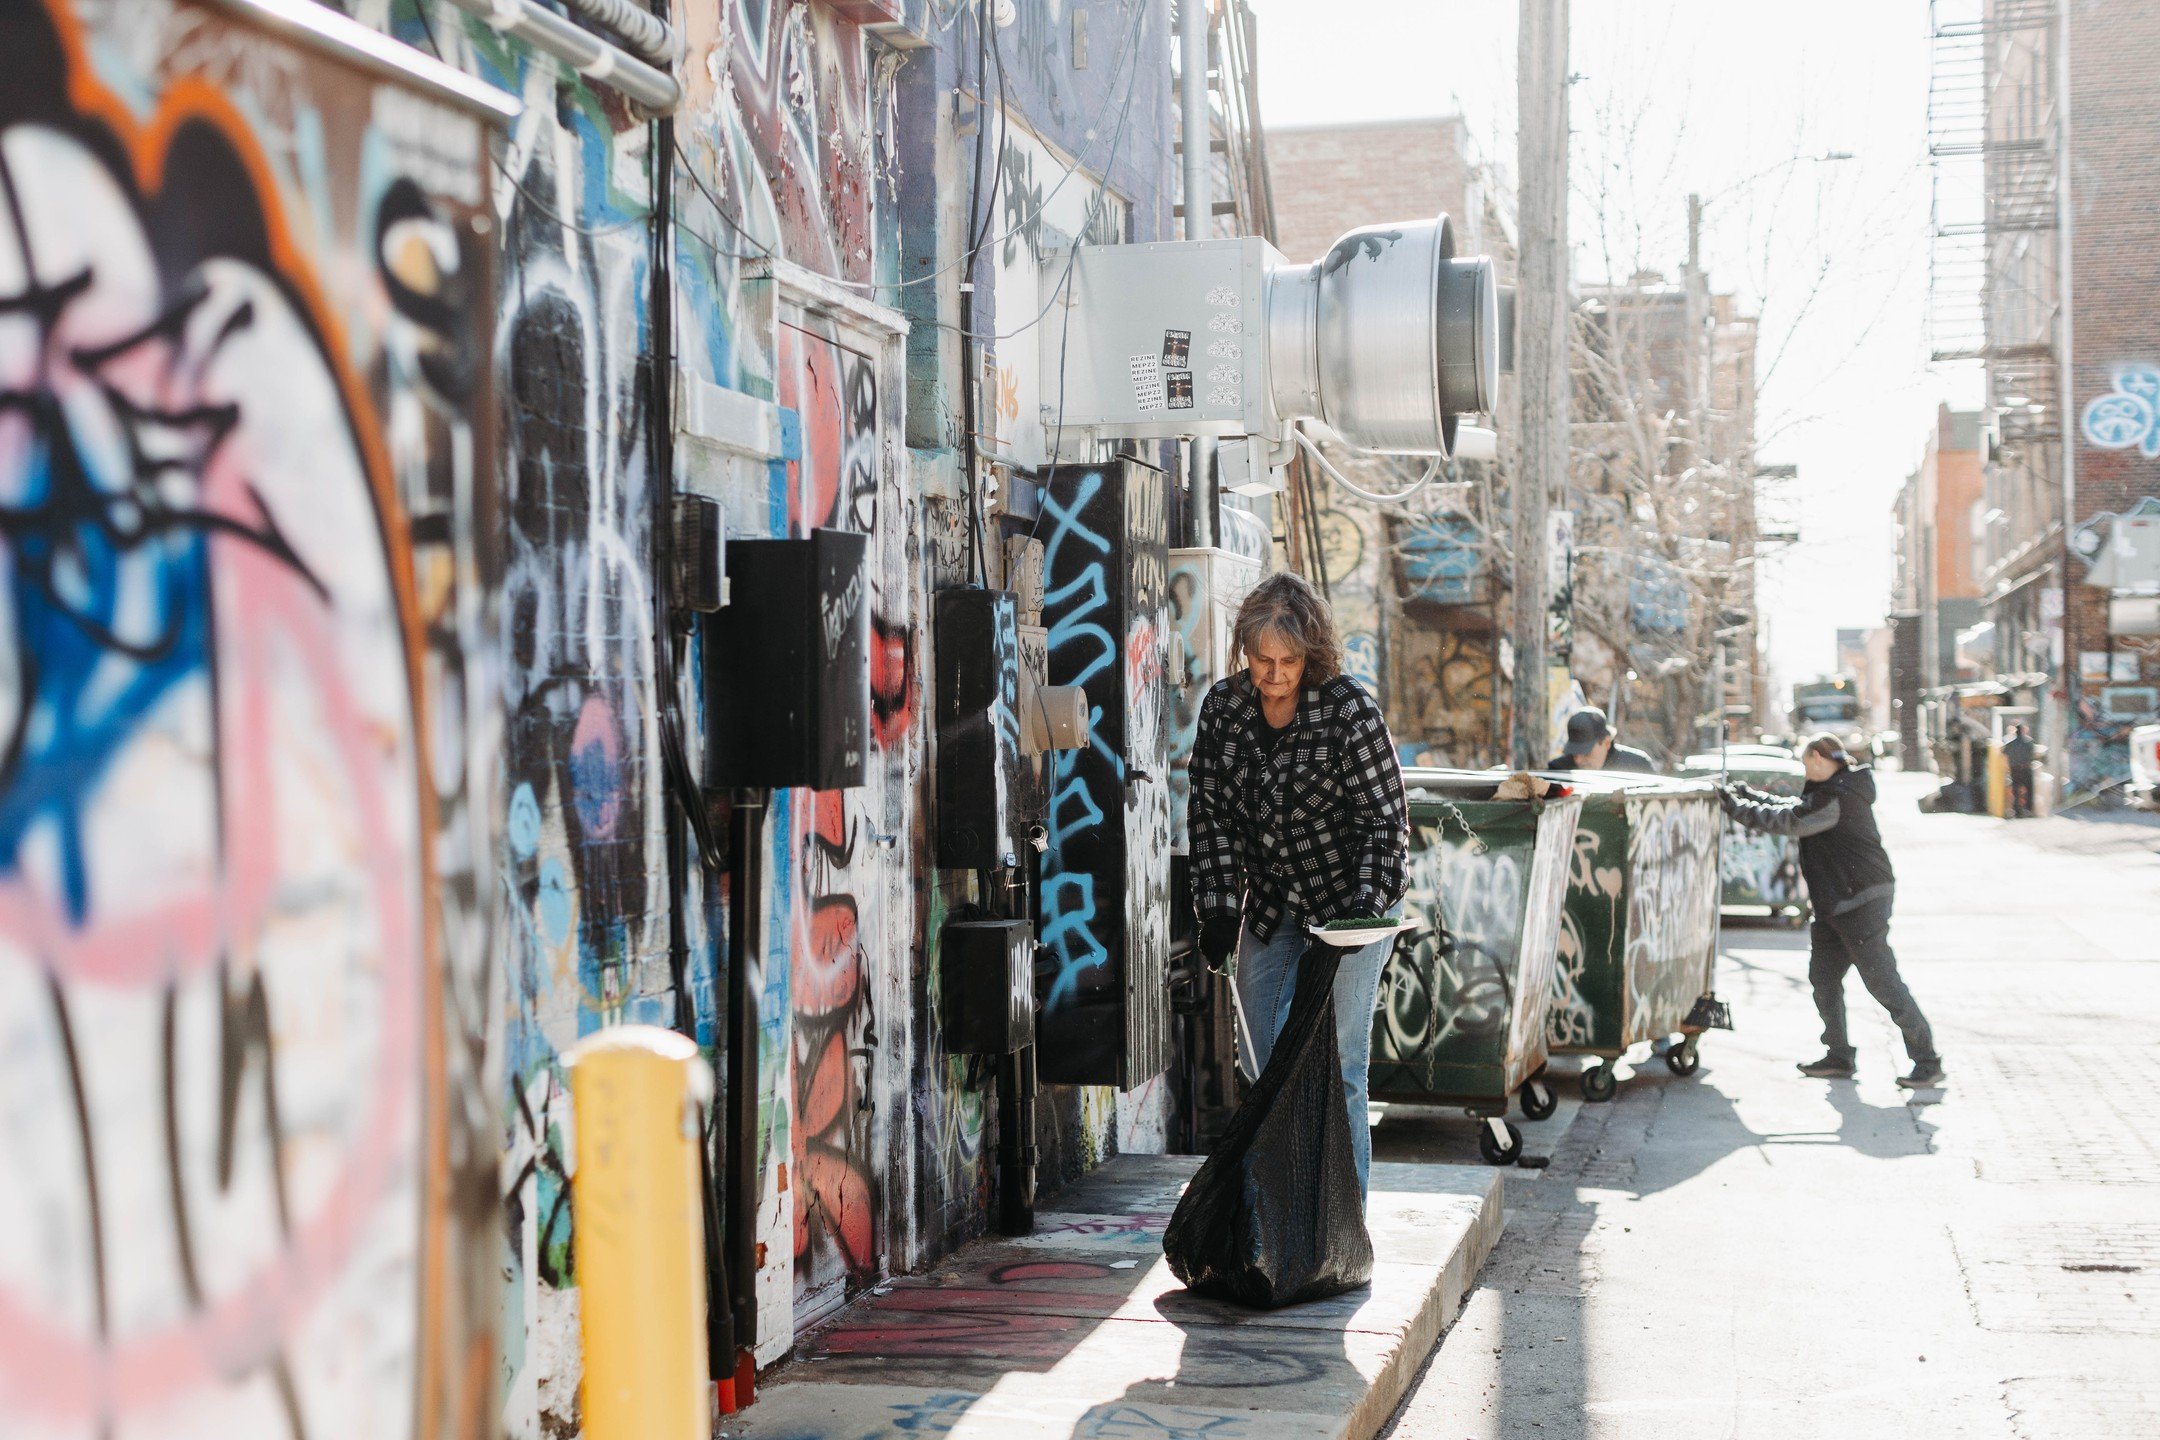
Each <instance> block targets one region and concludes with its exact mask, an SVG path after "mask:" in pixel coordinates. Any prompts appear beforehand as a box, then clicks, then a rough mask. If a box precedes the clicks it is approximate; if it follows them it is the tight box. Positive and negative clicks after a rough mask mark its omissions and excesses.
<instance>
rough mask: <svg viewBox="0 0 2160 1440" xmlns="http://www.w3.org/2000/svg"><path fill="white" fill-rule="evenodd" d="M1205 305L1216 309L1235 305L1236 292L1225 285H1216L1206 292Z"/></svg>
mask: <svg viewBox="0 0 2160 1440" xmlns="http://www.w3.org/2000/svg"><path fill="white" fill-rule="evenodd" d="M1207 303H1208V304H1210V305H1213V306H1216V307H1217V308H1221V307H1222V306H1225V305H1235V304H1237V291H1235V290H1232V289H1231V288H1230V287H1229V286H1227V285H1218V286H1216V287H1215V288H1214V289H1213V290H1210V291H1208V292H1207Z"/></svg>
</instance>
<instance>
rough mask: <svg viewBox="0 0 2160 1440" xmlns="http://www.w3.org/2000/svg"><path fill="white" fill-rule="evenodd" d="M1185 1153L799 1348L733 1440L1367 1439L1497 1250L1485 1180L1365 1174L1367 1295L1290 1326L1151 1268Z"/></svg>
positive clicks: (864, 1309) (729, 1426)
mask: <svg viewBox="0 0 2160 1440" xmlns="http://www.w3.org/2000/svg"><path fill="white" fill-rule="evenodd" d="M1198 1168H1199V1161H1198V1159H1197V1158H1194V1157H1189V1156H1149V1155H1130V1156H1120V1157H1119V1158H1117V1159H1115V1160H1112V1161H1110V1162H1109V1163H1108V1164H1106V1165H1104V1166H1103V1167H1102V1168H1101V1169H1099V1170H1097V1171H1096V1172H1094V1173H1093V1174H1091V1175H1089V1176H1087V1177H1085V1178H1084V1179H1082V1180H1081V1181H1080V1182H1079V1183H1078V1184H1077V1185H1074V1186H1072V1187H1070V1188H1069V1189H1067V1190H1065V1191H1064V1192H1063V1193H1061V1194H1060V1195H1058V1196H1057V1197H1055V1199H1054V1200H1053V1201H1051V1202H1050V1203H1048V1204H1046V1205H1045V1207H1044V1208H1043V1209H1042V1210H1041V1211H1040V1212H1039V1213H1038V1214H1037V1217H1036V1229H1035V1233H1034V1234H1033V1235H1030V1236H1028V1237H1026V1238H1025V1239H1020V1240H1003V1239H989V1240H983V1241H979V1242H977V1243H975V1244H973V1245H969V1246H967V1247H965V1248H963V1249H962V1250H961V1251H959V1252H958V1253H957V1254H954V1255H951V1256H948V1257H947V1258H946V1259H945V1260H944V1261H943V1262H941V1263H940V1264H938V1265H937V1266H936V1267H935V1268H934V1269H933V1270H932V1271H931V1273H929V1274H927V1275H919V1276H906V1277H902V1278H899V1279H896V1280H894V1281H892V1282H891V1283H890V1284H889V1285H887V1286H883V1287H880V1289H879V1290H878V1291H877V1292H876V1293H874V1294H872V1295H869V1296H866V1297H864V1298H863V1299H861V1300H859V1301H857V1302H856V1303H855V1304H854V1305H852V1306H850V1307H849V1308H848V1309H847V1310H845V1311H844V1312H842V1313H841V1314H840V1315H839V1316H838V1317H837V1318H836V1319H835V1320H834V1321H833V1322H832V1323H831V1324H830V1325H828V1326H827V1327H825V1328H824V1329H822V1330H820V1331H818V1332H815V1333H814V1334H812V1335H810V1336H808V1337H806V1338H805V1339H804V1340H803V1342H802V1343H801V1344H800V1345H799V1346H798V1347H797V1349H796V1353H795V1358H794V1359H793V1360H791V1361H790V1362H789V1363H788V1364H787V1365H785V1366H783V1367H782V1368H781V1369H780V1370H779V1371H778V1372H776V1373H775V1374H774V1375H773V1376H772V1378H771V1379H770V1380H768V1381H767V1383H766V1385H765V1387H764V1388H763V1389H762V1390H761V1391H760V1393H759V1396H758V1400H757V1403H756V1404H755V1405H754V1406H752V1407H751V1408H750V1409H749V1410H747V1411H745V1412H744V1413H742V1414H740V1415H735V1416H729V1417H726V1418H724V1419H723V1421H722V1423H721V1426H720V1433H721V1434H722V1435H723V1436H727V1437H731V1440H733V1437H741V1440H885V1437H892V1440H913V1437H919V1436H925V1435H940V1436H955V1437H964V1440H1007V1437H1011V1440H1068V1437H1070V1440H1138V1437H1143V1436H1152V1437H1157V1440H1185V1437H1193V1440H1200V1437H1205V1440H1277V1437H1280V1440H1291V1437H1296V1440H1334V1437H1347V1440H1365V1437H1368V1436H1370V1435H1372V1434H1374V1433H1375V1432H1377V1431H1378V1429H1379V1428H1380V1426H1381V1425H1383V1424H1385V1423H1386V1421H1387V1418H1388V1416H1389V1414H1390V1413H1391V1412H1392V1411H1393V1410H1394V1408H1395V1404H1396V1401H1397V1400H1398V1399H1400V1398H1401V1395H1402V1393H1403V1389H1404V1387H1405V1386H1406V1385H1407V1384H1408V1383H1409V1381H1410V1378H1411V1377H1412V1376H1413V1375H1415V1374H1416V1373H1417V1370H1418V1367H1419V1366H1420V1365H1422V1364H1423V1363H1424V1360H1425V1357H1426V1355H1427V1354H1428V1353H1429V1352H1430V1351H1431V1350H1432V1347H1433V1346H1434V1344H1435V1343H1436V1342H1437V1341H1438V1340H1439V1338H1440V1335H1441V1332H1442V1331H1444V1330H1445V1329H1446V1328H1447V1327H1448V1326H1449V1325H1450V1324H1451V1323H1453V1321H1454V1319H1455V1316H1456V1314H1457V1312H1458V1311H1459V1310H1460V1308H1461V1305H1462V1299H1463V1293H1464V1292H1465V1291H1466V1290H1467V1289H1468V1288H1469V1287H1470V1284H1471V1281H1472V1280H1473V1279H1474V1278H1475V1277H1476V1275H1477V1272H1478V1267H1479V1266H1480V1265H1481V1264H1483V1263H1484V1260H1485V1256H1486V1255H1487V1253H1489V1252H1490V1251H1491V1249H1492V1247H1493V1244H1494V1242H1495V1241H1496V1240H1497V1239H1498V1237H1499V1233H1500V1223H1501V1195H1500V1172H1498V1171H1495V1170H1489V1169H1483V1168H1468V1167H1457V1166H1441V1165H1400V1164H1393V1165H1391V1164H1375V1165H1374V1166H1373V1175H1372V1189H1373V1194H1372V1203H1371V1207H1370V1209H1371V1216H1372V1219H1371V1225H1372V1236H1373V1251H1374V1255H1375V1257H1376V1262H1377V1263H1376V1264H1375V1266H1374V1269H1373V1283H1372V1286H1371V1288H1370V1289H1369V1290H1359V1291H1354V1292H1352V1293H1351V1294H1348V1295H1344V1296H1340V1297H1337V1298H1336V1299H1334V1300H1327V1301H1320V1302H1318V1303H1315V1304H1311V1305H1300V1306H1296V1307H1293V1308H1291V1309H1287V1310H1278V1311H1272V1312H1258V1311H1251V1310H1243V1309H1240V1308H1238V1307H1236V1306H1233V1305H1226V1304H1222V1303H1219V1302H1216V1301H1212V1300H1203V1299H1199V1298H1197V1297H1194V1296H1191V1295H1188V1294H1186V1293H1185V1292H1184V1291H1183V1290H1182V1289H1181V1288H1180V1287H1179V1286H1178V1283H1177V1280H1176V1279H1175V1277H1173V1276H1172V1275H1171V1274H1170V1267H1169V1266H1168V1264H1167V1263H1166V1262H1165V1261H1164V1260H1163V1256H1162V1232H1163V1227H1164V1226H1165V1225H1167V1224H1168V1223H1169V1220H1170V1212H1171V1210H1172V1208H1173V1207H1174V1206H1175V1205H1176V1203H1177V1197H1178V1193H1179V1191H1180V1190H1181V1189H1182V1188H1183V1186H1184V1184H1185V1182H1186V1180H1187V1179H1189V1178H1190V1177H1191V1175H1192V1173H1193V1171H1194V1170H1196V1169H1198Z"/></svg>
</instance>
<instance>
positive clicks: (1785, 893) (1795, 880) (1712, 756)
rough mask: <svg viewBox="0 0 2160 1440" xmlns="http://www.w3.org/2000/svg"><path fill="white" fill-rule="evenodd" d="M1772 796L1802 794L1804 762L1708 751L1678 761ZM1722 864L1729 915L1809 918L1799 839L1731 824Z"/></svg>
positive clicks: (1695, 772) (1705, 775) (1693, 773)
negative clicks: (1768, 833)
mask: <svg viewBox="0 0 2160 1440" xmlns="http://www.w3.org/2000/svg"><path fill="white" fill-rule="evenodd" d="M1721 771H1722V772H1723V773H1725V774H1728V775H1730V776H1732V778H1733V779H1735V780H1738V781H1740V782H1741V783H1742V784H1744V785H1752V786H1754V787H1755V788H1756V789H1757V790H1767V791H1769V792H1770V793H1771V794H1772V795H1798V794H1799V793H1800V787H1801V786H1802V785H1804V784H1806V783H1807V772H1806V771H1804V770H1802V769H1801V768H1800V762H1799V761H1797V760H1794V759H1790V758H1787V757H1780V756H1776V755H1767V754H1762V753H1759V752H1758V753H1751V754H1746V755H1742V754H1739V753H1737V752H1735V753H1733V754H1730V755H1727V756H1725V757H1723V762H1722V763H1721V761H1720V757H1719V755H1718V752H1717V751H1715V750H1710V751H1705V752H1704V753H1702V754H1700V755H1690V756H1688V757H1687V759H1685V760H1683V761H1682V762H1681V763H1680V767H1679V773H1680V774H1681V775H1683V776H1687V777H1690V778H1697V779H1704V780H1708V779H1713V778H1715V777H1716V776H1717V775H1718V774H1719V773H1720V772H1721ZM1718 867H1719V871H1720V874H1721V876H1722V879H1723V883H1724V895H1723V898H1722V900H1721V901H1720V902H1719V903H1720V904H1721V905H1722V906H1723V908H1724V911H1725V913H1726V914H1728V915H1765V916H1768V917H1770V918H1771V919H1773V920H1784V921H1785V922H1787V923H1788V924H1792V925H1805V924H1806V923H1807V922H1808V918H1809V914H1810V911H1809V908H1808V897H1807V886H1806V884H1804V883H1803V882H1802V881H1801V879H1800V842H1799V841H1797V840H1793V839H1791V838H1789V837H1786V836H1783V835H1758V834H1756V833H1754V832H1753V831H1750V830H1741V829H1739V828H1737V827H1729V828H1728V829H1727V831H1726V834H1725V848H1724V851H1723V852H1722V854H1721V856H1720V858H1719V861H1718Z"/></svg>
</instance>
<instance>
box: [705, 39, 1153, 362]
mask: <svg viewBox="0 0 2160 1440" xmlns="http://www.w3.org/2000/svg"><path fill="white" fill-rule="evenodd" d="M968 3H969V4H972V3H974V0H968ZM961 8H962V9H963V10H964V9H966V8H967V6H966V5H963V6H962V7H961ZM958 14H959V12H958V11H956V12H955V15H954V17H953V19H950V20H945V21H942V22H941V23H940V25H939V29H940V30H941V31H942V30H944V29H949V28H951V26H952V25H953V24H954V23H955V22H956V21H957V19H958ZM1147 14H1148V7H1147V0H1133V10H1132V15H1133V23H1132V25H1131V27H1130V28H1129V29H1128V30H1127V31H1126V38H1125V44H1124V46H1123V48H1122V49H1121V50H1120V51H1119V52H1118V59H1117V63H1116V64H1115V65H1113V66H1112V67H1111V70H1110V79H1109V82H1108V83H1107V84H1105V86H1104V87H1103V102H1102V108H1100V109H1099V110H1097V111H1096V112H1095V114H1094V115H1093V116H1092V117H1091V118H1090V121H1089V124H1088V126H1087V128H1086V130H1085V132H1084V133H1085V134H1087V135H1089V136H1093V135H1095V134H1097V133H1098V132H1099V131H1100V130H1101V128H1102V122H1103V120H1104V119H1105V117H1107V116H1108V114H1109V112H1110V106H1111V104H1112V102H1113V97H1114V96H1115V93H1116V89H1117V82H1118V74H1119V72H1120V71H1122V70H1123V69H1124V68H1125V66H1126V63H1127V62H1128V61H1131V60H1133V59H1134V57H1135V56H1136V55H1137V54H1138V53H1139V48H1140V36H1141V34H1142V33H1143V32H1144V31H1145V30H1146V28H1147ZM1000 64H1002V56H1001V57H1000ZM1134 73H1135V75H1137V73H1138V67H1137V65H1136V66H1135V71H1134ZM981 89H982V85H981V81H980V80H978V82H977V91H978V94H977V96H976V105H977V112H978V120H977V123H978V125H980V124H981V123H982V121H981V118H980V115H981V110H982V108H983V106H984V101H985V99H986V97H985V96H984V95H983V94H981V93H980V92H981ZM1001 119H1002V116H1001ZM677 153H682V152H681V151H680V148H679V147H678V152H677ZM1116 162H1117V153H1116V150H1115V147H1114V145H1113V148H1112V151H1111V153H1110V154H1109V155H1107V156H1105V157H1104V160H1103V172H1104V174H1105V175H1107V174H1108V173H1109V170H1110V167H1111V166H1112V165H1114V164H1116ZM683 163H684V165H685V166H686V167H689V168H690V182H691V183H692V184H693V185H695V186H696V187H697V188H698V189H699V190H701V191H703V192H704V195H705V198H706V200H707V201H708V202H710V203H711V204H712V206H713V209H714V211H715V212H716V213H717V214H718V215H719V217H720V223H721V224H723V225H725V226H727V228H728V229H729V230H731V231H733V232H734V233H735V235H736V237H737V238H738V239H740V240H742V241H743V242H744V243H745V244H747V245H749V246H750V247H751V248H752V251H753V253H752V254H749V255H742V254H738V253H736V252H734V251H731V250H726V249H723V248H722V247H720V246H719V245H717V244H716V243H714V242H713V241H711V240H709V239H707V238H706V237H704V236H702V235H697V233H696V232H695V231H692V232H691V233H692V234H693V235H694V236H696V238H697V240H698V241H699V243H701V244H703V245H704V246H705V247H706V248H707V249H709V250H711V251H712V252H713V253H715V254H717V255H721V256H724V257H725V258H728V259H732V260H772V259H784V258H786V257H785V256H783V255H781V253H780V251H779V249H778V248H777V247H775V246H771V245H768V244H766V243H765V242H764V241H762V240H760V239H758V238H757V237H756V236H755V235H752V234H751V233H750V232H749V231H748V230H746V229H744V228H743V226H742V224H741V223H740V222H739V221H737V220H736V219H735V217H734V216H732V215H730V214H728V213H727V207H726V206H725V204H723V202H722V201H721V199H720V197H719V196H718V195H716V194H714V193H713V190H712V188H711V187H710V186H708V185H707V184H705V182H704V181H703V180H702V179H700V178H699V176H698V174H697V172H696V168H695V167H694V166H690V157H689V155H688V154H683ZM1086 164H1087V151H1086V150H1084V149H1083V150H1081V151H1079V152H1078V153H1077V154H1076V156H1075V158H1074V159H1073V161H1072V163H1070V164H1068V165H1067V166H1065V168H1064V170H1063V171H1062V172H1061V173H1060V174H1059V175H1058V178H1057V183H1056V184H1054V185H1052V186H1051V187H1050V188H1049V189H1048V190H1046V191H1044V192H1043V196H1042V200H1041V202H1040V203H1039V204H1037V205H1036V207H1035V209H1034V210H1033V211H1031V212H1030V213H1029V214H1028V215H1027V216H1026V217H1025V218H1023V219H1021V220H1019V221H1018V222H1017V223H1015V224H1014V225H1013V227H1012V228H1011V229H1009V230H1005V231H1002V232H1000V233H999V234H998V236H997V238H996V240H995V241H994V242H989V243H995V244H998V245H1002V244H1004V243H1005V242H1006V241H1007V240H1010V239H1012V238H1013V237H1014V236H1016V235H1023V234H1025V233H1026V232H1027V231H1028V230H1029V229H1030V228H1031V227H1033V226H1035V225H1037V224H1039V223H1040V222H1041V220H1042V217H1043V215H1044V214H1045V213H1046V212H1047V211H1048V210H1049V208H1050V202H1051V201H1052V200H1055V199H1056V198H1057V197H1058V195H1059V194H1060V193H1061V192H1062V191H1063V190H1064V188H1065V186H1066V185H1067V184H1068V183H1069V182H1070V181H1071V180H1072V179H1073V177H1074V176H1075V175H1077V174H1078V173H1079V172H1080V170H1081V169H1082V168H1083V167H1084V166H1085V165H1086ZM986 218H987V217H986ZM971 228H972V227H971ZM969 259H970V255H969V252H968V251H965V250H963V251H962V253H961V254H960V256H959V258H957V259H954V260H949V261H947V262H946V263H945V264H943V265H940V266H938V267H937V268H936V269H934V270H926V271H924V272H923V273H922V274H920V275H911V276H909V277H908V278H907V279H905V280H849V279H845V278H843V277H841V276H838V275H827V274H824V273H823V272H816V273H817V275H818V278H819V279H821V280H823V281H825V282H826V283H827V284H831V285H839V286H842V287H844V288H846V289H850V290H905V289H908V288H910V287H912V286H916V285H928V284H930V283H931V282H933V281H935V280H938V279H940V278H941V277H943V276H946V275H949V274H951V273H952V272H953V271H955V270H958V269H960V268H961V267H962V266H964V265H966V264H968V263H969ZM924 323H928V324H935V325H938V327H939V328H941V329H945V330H952V329H955V328H957V327H955V326H951V325H945V324H942V323H941V322H937V321H927V322H924ZM1013 333H1014V334H1019V333H1021V332H1019V331H1015V332H1013ZM977 338H978V339H990V340H995V339H1004V338H1009V337H1005V336H978V337H977Z"/></svg>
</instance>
